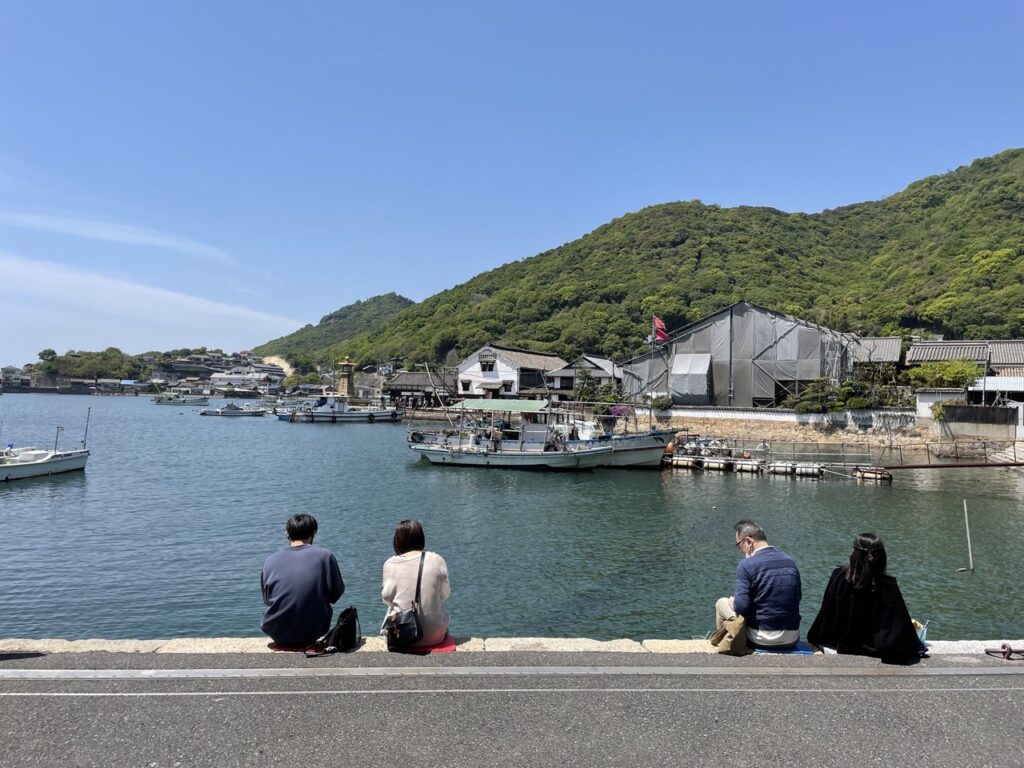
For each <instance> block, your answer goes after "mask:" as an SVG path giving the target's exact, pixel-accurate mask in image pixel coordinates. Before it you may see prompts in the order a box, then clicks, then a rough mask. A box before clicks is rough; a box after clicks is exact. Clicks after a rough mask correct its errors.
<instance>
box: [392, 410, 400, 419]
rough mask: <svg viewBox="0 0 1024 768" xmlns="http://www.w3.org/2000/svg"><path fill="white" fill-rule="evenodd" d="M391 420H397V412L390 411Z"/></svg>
mask: <svg viewBox="0 0 1024 768" xmlns="http://www.w3.org/2000/svg"><path fill="white" fill-rule="evenodd" d="M391 418H392V419H397V418H398V411H392V412H391Z"/></svg>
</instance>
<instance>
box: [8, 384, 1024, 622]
mask: <svg viewBox="0 0 1024 768" xmlns="http://www.w3.org/2000/svg"><path fill="white" fill-rule="evenodd" d="M88 407H92V423H91V427H90V431H89V448H90V449H91V450H92V456H91V458H90V459H89V465H88V469H87V470H86V472H85V473H84V474H83V473H74V474H70V475H64V476H58V477H53V478H39V479H34V480H25V481H18V482H14V483H8V484H0V541H2V542H3V555H2V557H0V637H65V638H69V639H74V638H85V637H110V638H160V637H171V636H175V637H180V636H215V635H232V636H237V635H253V636H256V635H259V634H260V633H259V619H260V616H261V613H262V603H261V600H260V591H259V574H260V567H261V565H262V563H263V560H264V558H265V557H266V556H267V555H268V554H270V553H271V552H272V551H274V550H275V549H276V548H277V547H279V546H282V545H283V544H284V538H283V537H284V521H285V519H286V518H287V517H288V516H289V515H291V514H293V513H295V512H309V513H312V514H313V515H315V516H316V517H317V519H318V520H319V522H320V535H319V536H318V540H317V543H319V544H323V545H325V546H327V547H329V548H330V549H332V550H333V551H334V552H335V554H336V555H337V557H338V560H339V562H340V563H341V567H342V573H343V575H344V577H345V582H346V585H347V589H346V592H345V595H344V596H343V597H342V599H341V602H340V605H349V604H354V605H356V606H358V608H359V612H360V616H361V617H362V618H363V628H364V632H370V633H372V632H373V631H374V629H375V625H376V623H377V622H379V621H380V618H381V616H382V613H383V606H382V604H381V603H380V598H379V591H380V575H381V566H382V564H383V562H384V560H385V559H386V558H387V557H388V556H389V555H390V554H391V548H390V541H391V533H392V531H393V528H394V524H395V523H396V522H397V521H398V520H400V519H402V518H404V517H417V518H419V519H420V520H421V521H422V522H423V523H424V526H425V528H426V532H427V546H428V548H430V549H432V550H434V551H437V552H440V553H441V554H442V555H444V557H445V558H446V559H447V560H448V565H449V571H450V573H451V581H452V597H451V600H450V602H449V609H450V613H451V615H452V621H453V625H452V630H453V633H455V634H459V635H476V636H500V635H515V636H528V635H543V636H589V637H595V638H615V637H632V638H637V639H642V638H651V637H660V638H669V637H684V638H685V637H691V636H696V635H703V634H704V633H705V632H706V631H707V630H708V628H709V627H710V626H711V624H712V617H713V604H714V601H715V599H716V598H718V597H720V596H721V595H723V594H729V593H730V592H731V590H732V578H733V574H734V572H735V566H736V557H737V554H736V548H735V547H734V546H733V535H732V525H733V523H734V522H735V521H736V520H737V519H739V518H742V517H753V518H755V519H756V520H758V521H760V522H761V523H762V525H763V526H764V527H765V529H766V530H767V531H768V535H769V539H770V541H771V542H772V543H774V544H775V545H777V546H778V547H780V548H781V549H783V550H785V551H786V552H788V553H790V554H791V555H793V556H794V557H795V558H796V559H797V561H798V563H799V565H800V568H801V572H802V574H803V579H804V591H805V597H804V602H803V606H802V613H803V616H804V622H803V629H804V631H806V629H807V627H808V626H809V625H810V622H811V621H812V620H813V617H814V614H815V612H816V610H817V607H818V604H819V601H820V597H821V592H822V590H823V589H824V586H825V583H826V582H827V579H828V574H829V573H830V571H831V569H832V568H833V567H834V566H835V565H838V564H841V563H842V562H843V561H844V560H845V559H846V557H847V556H848V553H849V547H850V542H851V540H852V537H853V536H854V535H855V534H857V533H859V532H861V531H875V532H877V533H878V534H879V535H880V536H881V537H882V538H883V539H884V540H885V541H886V543H887V547H888V551H889V563H890V568H889V570H890V573H892V574H893V575H894V576H896V577H897V578H898V579H899V582H900V585H901V587H902V589H903V592H904V596H905V597H906V599H907V603H908V605H909V606H910V609H911V613H912V614H913V615H914V616H915V617H917V618H920V619H922V620H923V619H929V620H930V622H931V624H930V626H929V636H930V637H931V638H932V639H940V638H986V639H987V638H999V637H1010V638H1019V637H1024V612H1022V610H1021V608H1022V607H1024V604H1022V602H1021V597H1020V589H1021V587H1020V574H1021V572H1022V565H1024V557H1022V552H1024V510H1022V504H1021V499H1022V498H1024V473H1021V472H1015V471H1011V470H991V469H985V470H963V469H961V470H948V471H928V470H922V471H915V472H907V473H900V474H897V475H896V480H895V482H894V483H893V484H892V485H891V486H875V485H870V484H865V485H859V484H855V483H853V482H849V481H842V480H824V481H815V480H803V479H791V478H775V477H749V476H744V475H733V474H729V475H716V474H691V473H689V472H687V471H681V470H676V471H666V472H661V473H659V472H644V471H626V470H598V471H595V472H593V473H583V474H556V473H550V474H547V473H523V472H506V471H498V470H473V469H457V468H442V467H433V466H430V465H428V464H423V463H419V462H417V461H416V460H415V458H414V457H413V456H412V455H411V452H410V451H408V450H407V449H406V447H405V442H404V440H405V432H406V428H405V426H402V425H398V426H395V425H387V424H374V425H354V424H345V425H341V424H339V425H316V424H288V423H286V422H279V421H277V420H276V419H270V418H267V419H219V418H206V417H200V416H199V415H198V411H197V409H182V408H175V407H167V406H155V405H153V404H152V403H150V402H149V399H148V398H145V397H138V398H134V397H125V398H119V397H74V396H52V395H49V396H48V395H12V394H5V395H3V397H0V417H2V418H3V427H2V430H3V431H2V435H0V440H2V442H3V443H4V444H6V443H8V442H11V441H13V442H14V443H16V444H19V445H24V444H35V445H47V444H50V445H52V443H53V435H54V431H55V427H56V426H58V425H60V426H63V427H65V430H66V431H65V432H64V433H63V434H62V435H61V445H63V446H64V447H73V446H74V445H75V444H76V442H77V441H79V440H81V438H82V431H83V428H84V425H85V416H86V409H87V408H88ZM963 499H966V500H967V504H968V508H969V510H970V512H971V534H972V540H973V545H974V558H975V564H976V568H977V571H976V573H975V574H974V575H973V576H972V575H970V574H968V573H958V572H957V569H958V568H960V567H963V566H966V565H967V547H966V541H965V536H964V523H963V506H962V504H963Z"/></svg>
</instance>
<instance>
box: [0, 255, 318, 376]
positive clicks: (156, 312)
mask: <svg viewBox="0 0 1024 768" xmlns="http://www.w3.org/2000/svg"><path fill="white" fill-rule="evenodd" d="M5 304H10V305H17V306H20V307H22V308H23V309H22V311H20V312H19V315H18V318H17V327H18V333H17V334H15V335H14V336H15V337H16V338H15V337H12V336H11V335H8V334H4V338H2V339H0V347H2V348H3V349H2V350H0V351H2V352H4V353H6V354H5V355H4V356H5V357H6V356H8V355H15V357H14V359H17V360H19V362H27V360H28V359H34V357H35V352H38V351H39V350H40V349H45V348H47V347H52V348H54V349H58V350H62V349H103V348H106V347H108V346H116V347H119V348H121V349H123V350H125V351H134V352H143V351H146V350H151V349H172V348H175V347H181V346H200V345H205V346H208V347H221V348H223V349H225V350H238V349H245V348H247V347H250V346H255V345H256V344H259V343H262V342H264V341H267V340H269V339H272V338H276V337H278V336H281V335H284V334H287V333H291V332H292V331H294V330H295V329H296V328H299V327H301V326H302V325H303V323H302V322H300V321H298V320H294V319H292V318H288V317H282V316H280V315H274V314H270V313H268V312H261V311H259V310H255V309H250V308H248V307H243V306H238V305H235V304H225V303H222V302H217V301H211V300H210V299H204V298H202V297H199V296H191V295H188V294H185V293H180V292H177V291H169V290H165V289H163V288H155V287H153V286H150V285H144V284H141V283H136V282H132V281H130V280H126V279H123V278H119V277H109V276H107V275H102V274H99V273H96V272H91V271H89V270H85V269H80V268H77V267H71V266H68V265H65V264H58V263H55V262H49V261H39V260H34V259H27V258H24V257H21V256H16V255H14V254H11V253H6V252H4V251H0V306H3V305H5ZM26 307H31V310H30V311H28V312H26V311H25V310H24V308H26ZM26 356H28V357H26ZM21 358H26V359H24V360H22V359H21ZM0 364H2V365H6V364H7V363H6V362H5V363H0Z"/></svg>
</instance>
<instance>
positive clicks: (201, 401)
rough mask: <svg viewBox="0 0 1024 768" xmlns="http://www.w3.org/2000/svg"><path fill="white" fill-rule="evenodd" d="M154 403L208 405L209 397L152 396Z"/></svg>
mask: <svg viewBox="0 0 1024 768" xmlns="http://www.w3.org/2000/svg"><path fill="white" fill-rule="evenodd" d="M152 400H153V404H154V405H188V406H192V405H209V404H210V398H208V397H198V396H196V397H171V398H159V397H154V398H152Z"/></svg>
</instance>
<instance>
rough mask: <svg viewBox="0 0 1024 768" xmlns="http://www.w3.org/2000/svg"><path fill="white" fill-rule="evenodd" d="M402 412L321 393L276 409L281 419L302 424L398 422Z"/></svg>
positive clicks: (342, 396) (341, 396)
mask: <svg viewBox="0 0 1024 768" xmlns="http://www.w3.org/2000/svg"><path fill="white" fill-rule="evenodd" d="M402 416H403V412H402V411H401V410H400V409H398V408H363V407H359V406H354V405H349V404H348V398H347V397H345V396H344V395H322V396H320V397H318V398H316V399H314V400H309V401H306V402H304V403H302V404H301V405H298V406H296V407H294V408H288V409H281V408H280V407H279V408H278V409H277V418H278V419H280V420H281V421H290V422H293V423H304V424H344V423H347V422H362V423H366V424H373V423H374V422H379V421H383V422H398V421H401V420H402Z"/></svg>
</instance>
